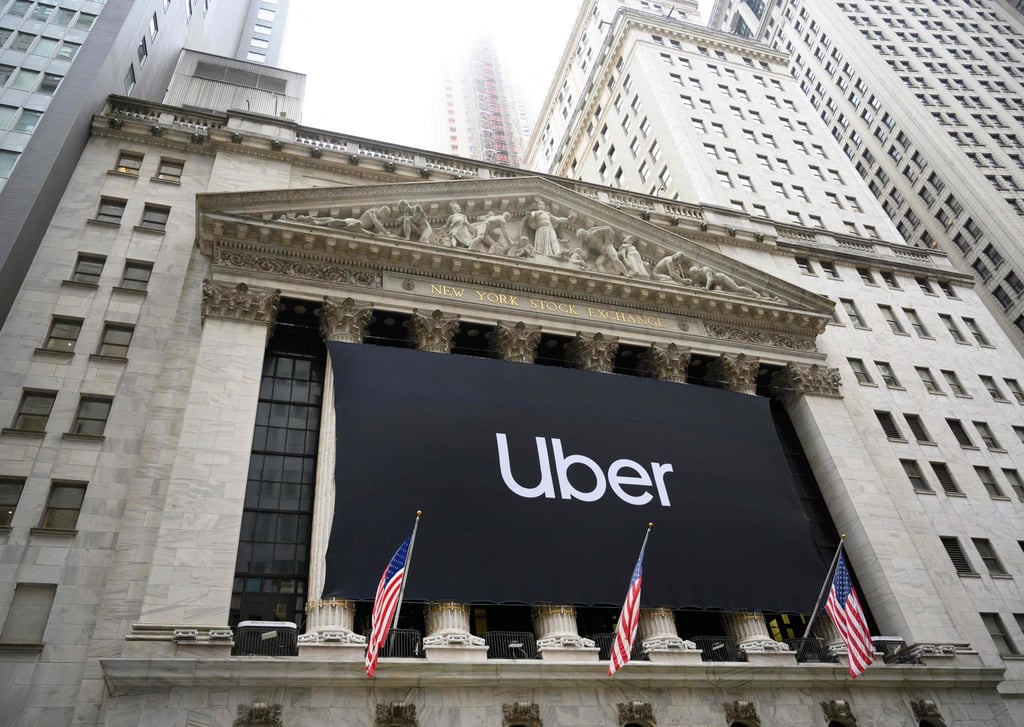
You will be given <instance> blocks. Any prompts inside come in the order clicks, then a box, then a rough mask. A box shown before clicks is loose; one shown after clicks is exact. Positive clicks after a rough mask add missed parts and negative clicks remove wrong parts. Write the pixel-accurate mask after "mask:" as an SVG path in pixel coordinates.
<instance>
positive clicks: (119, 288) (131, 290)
mask: <svg viewBox="0 0 1024 727" xmlns="http://www.w3.org/2000/svg"><path fill="white" fill-rule="evenodd" d="M114 291H115V292H118V293H131V294H132V295H141V296H142V297H143V298H145V297H146V291H145V290H136V289H135V288H125V287H123V286H120V285H115V286H114Z"/></svg>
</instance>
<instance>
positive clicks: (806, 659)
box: [786, 638, 837, 664]
mask: <svg viewBox="0 0 1024 727" xmlns="http://www.w3.org/2000/svg"><path fill="white" fill-rule="evenodd" d="M786 643H787V644H789V648H790V649H792V650H793V653H794V654H796V660H797V663H799V664H834V663H836V661H837V659H836V656H835V654H830V653H829V650H828V647H827V646H826V645H825V640H824V639H815V638H807V639H786Z"/></svg>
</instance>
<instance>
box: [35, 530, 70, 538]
mask: <svg viewBox="0 0 1024 727" xmlns="http://www.w3.org/2000/svg"><path fill="white" fill-rule="evenodd" d="M29 532H30V533H31V534H32V535H52V536H54V537H58V538H73V537H75V536H76V535H78V531H77V530H75V529H73V528H29Z"/></svg>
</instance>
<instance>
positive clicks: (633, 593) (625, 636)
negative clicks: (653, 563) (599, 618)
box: [608, 525, 653, 676]
mask: <svg viewBox="0 0 1024 727" xmlns="http://www.w3.org/2000/svg"><path fill="white" fill-rule="evenodd" d="M652 527H653V526H652V525H648V526H647V534H646V535H644V544H643V545H642V546H641V547H640V557H639V558H637V559H636V565H635V566H634V567H633V575H632V577H631V578H630V579H629V589H628V590H627V591H626V602H625V603H623V604H622V613H621V614H619V625H618V627H617V628H616V629H615V641H614V642H613V643H612V654H611V660H610V661H609V662H608V676H611V675H612V674H614V673H615V672H617V671H618V670H619V669H621V668H622V667H624V666H625V665H626V664H627V663H628V662H629V657H630V654H632V652H633V642H634V641H635V640H636V629H637V627H638V626H639V625H640V586H641V585H642V584H643V580H644V577H643V569H644V550H646V549H647V538H648V536H649V535H650V534H651V528H652Z"/></svg>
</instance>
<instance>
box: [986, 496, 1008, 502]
mask: <svg viewBox="0 0 1024 727" xmlns="http://www.w3.org/2000/svg"><path fill="white" fill-rule="evenodd" d="M989 498H990V499H992V500H1002V501H1003V502H1010V498H1009V497H1007V496H1006V495H989Z"/></svg>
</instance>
